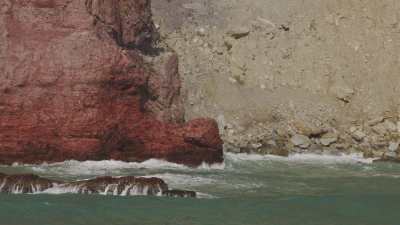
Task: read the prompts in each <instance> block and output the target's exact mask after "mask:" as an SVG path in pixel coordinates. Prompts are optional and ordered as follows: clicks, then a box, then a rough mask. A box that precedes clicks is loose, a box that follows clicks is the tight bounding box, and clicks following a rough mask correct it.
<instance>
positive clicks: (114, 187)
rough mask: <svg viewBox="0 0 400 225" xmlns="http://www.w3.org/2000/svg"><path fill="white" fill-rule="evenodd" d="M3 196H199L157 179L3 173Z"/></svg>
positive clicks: (0, 186)
mask: <svg viewBox="0 0 400 225" xmlns="http://www.w3.org/2000/svg"><path fill="white" fill-rule="evenodd" d="M0 193H8V194H11V193H12V194H33V193H56V194H66V193H71V194H102V195H113V196H138V195H145V196H168V197H185V198H187V197H193V198H195V197H196V192H193V191H186V190H168V185H167V184H166V183H165V182H164V181H163V180H162V179H160V178H156V177H151V178H147V177H134V176H126V177H109V176H108V177H97V178H94V179H88V180H80V181H72V182H62V181H57V180H51V179H47V178H42V177H39V176H37V175H33V174H16V175H6V174H2V173H0Z"/></svg>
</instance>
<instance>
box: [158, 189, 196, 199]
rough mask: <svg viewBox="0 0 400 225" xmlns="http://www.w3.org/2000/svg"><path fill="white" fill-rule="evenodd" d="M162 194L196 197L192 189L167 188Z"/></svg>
mask: <svg viewBox="0 0 400 225" xmlns="http://www.w3.org/2000/svg"><path fill="white" fill-rule="evenodd" d="M164 195H166V196H168V197H181V198H196V195H197V194H196V192H194V191H183V190H169V191H166V192H164Z"/></svg>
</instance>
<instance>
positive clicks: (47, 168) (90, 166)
mask: <svg viewBox="0 0 400 225" xmlns="http://www.w3.org/2000/svg"><path fill="white" fill-rule="evenodd" d="M24 166H25V167H31V168H32V170H33V171H34V172H39V173H47V172H49V173H52V174H60V175H104V174H107V173H118V172H119V171H121V170H125V169H171V170H182V169H188V167H186V166H184V165H179V164H175V163H170V162H166V161H163V160H157V159H150V160H147V161H144V162H141V163H136V162H122V161H116V160H104V161H84V162H80V161H75V160H70V161H65V162H60V163H52V164H47V163H44V164H41V165H24Z"/></svg>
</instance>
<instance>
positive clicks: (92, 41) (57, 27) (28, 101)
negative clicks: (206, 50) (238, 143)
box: [0, 0, 222, 166]
mask: <svg viewBox="0 0 400 225" xmlns="http://www.w3.org/2000/svg"><path fill="white" fill-rule="evenodd" d="M156 35H157V34H156V32H155V31H154V25H153V23H152V20H151V12H150V1H149V0H69V1H65V0H13V1H10V0H5V1H2V2H1V3H0V163H3V164H10V163H13V162H22V163H40V162H44V161H47V162H55V161H63V160H67V159H76V160H102V159H116V160H125V161H143V160H146V159H149V158H161V159H166V160H168V161H172V162H177V163H184V164H187V165H193V166H195V165H199V164H201V163H202V162H208V163H214V162H221V161H222V141H221V139H220V137H219V134H218V128H217V124H216V123H215V121H213V120H208V119H198V120H194V121H191V122H189V123H187V124H184V123H183V114H184V111H183V108H182V104H181V96H180V93H179V92H180V79H179V74H178V72H177V66H178V62H177V57H176V55H175V54H174V53H173V52H165V51H160V50H158V51H152V50H151V48H152V47H151V45H152V43H153V41H154V40H155V39H156V38H157V37H156ZM146 52H152V54H153V56H152V57H150V58H151V60H148V58H149V56H146V57H144V56H143V54H145V53H146ZM145 58H146V60H145Z"/></svg>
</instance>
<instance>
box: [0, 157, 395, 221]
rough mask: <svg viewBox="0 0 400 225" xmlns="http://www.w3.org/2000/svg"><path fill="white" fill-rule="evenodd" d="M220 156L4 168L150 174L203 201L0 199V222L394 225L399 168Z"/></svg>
mask: <svg viewBox="0 0 400 225" xmlns="http://www.w3.org/2000/svg"><path fill="white" fill-rule="evenodd" d="M225 158H226V161H225V164H224V165H214V166H211V167H210V166H202V167H200V168H197V169H190V168H187V167H184V166H179V165H175V164H171V163H166V162H162V161H157V160H150V161H147V162H144V163H140V164H138V163H123V162H117V161H102V162H76V161H69V162H64V163H58V164H50V165H39V166H28V165H20V166H18V165H14V166H12V167H7V166H3V167H0V172H5V173H35V174H39V175H41V176H45V177H49V178H56V179H64V180H75V179H84V178H93V177H95V176H103V175H112V176H122V175H140V176H156V177H160V178H163V179H164V180H165V181H166V182H167V183H168V184H169V186H170V187H171V188H179V189H189V190H195V191H197V192H198V193H199V196H200V197H201V198H200V199H180V198H164V197H143V196H141V197H114V196H94V195H91V196H89V195H73V194H60V193H52V194H33V195H32V194H31V195H0V225H25V224H29V225H81V224H82V225H253V224H260V225H264V224H265V225H369V224H371V225H392V224H393V225H398V224H400V222H399V221H400V165H397V164H385V163H382V164H381V163H380V164H372V163H371V162H370V161H369V160H363V159H362V158H361V157H358V156H355V155H352V156H318V155H295V156H291V157H290V158H279V157H271V156H265V157H264V156H256V155H235V154H226V155H225Z"/></svg>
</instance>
